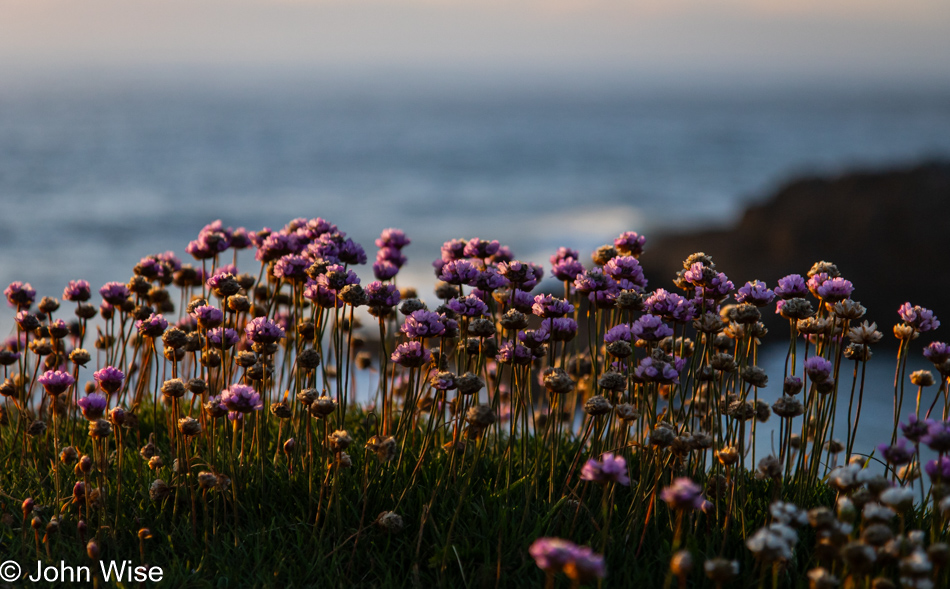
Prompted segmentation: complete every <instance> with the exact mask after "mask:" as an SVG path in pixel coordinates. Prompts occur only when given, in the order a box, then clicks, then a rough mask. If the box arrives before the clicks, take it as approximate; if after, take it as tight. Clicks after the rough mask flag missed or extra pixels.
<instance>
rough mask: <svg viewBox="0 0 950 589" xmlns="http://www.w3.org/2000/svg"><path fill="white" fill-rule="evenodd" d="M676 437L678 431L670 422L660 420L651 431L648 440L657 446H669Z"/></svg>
mask: <svg viewBox="0 0 950 589" xmlns="http://www.w3.org/2000/svg"><path fill="white" fill-rule="evenodd" d="M675 438H676V432H674V431H673V429H672V428H671V427H670V426H669V424H667V423H665V422H660V423H658V424H656V427H654V428H653V431H652V432H650V438H649V440H648V442H649V444H650V445H651V446H656V447H657V448H668V447H669V446H670V444H672V443H673V440H674V439H675Z"/></svg>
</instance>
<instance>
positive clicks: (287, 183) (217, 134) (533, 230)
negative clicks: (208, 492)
mask: <svg viewBox="0 0 950 589" xmlns="http://www.w3.org/2000/svg"><path fill="white" fill-rule="evenodd" d="M569 88H571V86H570V84H569V83H565V84H564V85H563V87H559V86H557V85H556V84H548V85H547V86H544V87H543V88H539V89H532V88H531V87H526V86H524V85H522V86H513V87H511V88H508V87H505V86H504V85H501V84H494V85H485V87H484V88H483V87H481V86H479V85H477V84H471V85H468V86H463V87H455V88H441V87H437V86H432V85H428V86H427V85H424V84H416V85H412V84H406V85H405V87H401V86H400V85H399V84H398V82H394V83H390V84H389V85H376V86H373V85H370V84H360V83H355V82H350V83H346V84H338V85H332V84H323V85H321V84H309V83H306V84H305V83H294V82H292V81H288V80H285V79H279V80H277V81H270V82H268V83H266V84H264V83H261V84H250V83H248V84H245V85H235V84H230V85H228V84H221V85H216V84H215V83H214V82H213V81H211V82H201V81H200V80H194V79H188V78H182V79H176V78H171V79H169V80H160V81H152V82H142V81H141V80H140V81H139V82H128V81H123V80H121V79H119V80H116V79H111V80H107V81H103V82H95V81H89V82H87V83H84V84H77V83H64V82H57V81H56V80H50V79H47V80H38V81H35V82H33V83H30V84H19V85H13V86H10V87H4V88H2V89H0V205H2V213H3V214H2V215H0V252H2V255H0V283H2V285H6V284H7V283H9V282H10V281H12V280H23V281H27V282H30V283H32V284H33V286H34V287H36V288H37V290H38V291H39V293H40V294H49V295H54V296H59V295H60V294H61V292H62V287H63V285H64V284H65V283H66V281H67V280H69V279H75V278H85V279H87V280H89V281H90V282H91V283H93V284H94V285H100V284H102V283H104V282H106V281H109V280H126V279H128V277H129V276H130V275H131V267H132V266H133V265H134V264H135V262H136V261H137V260H138V259H139V258H141V257H142V256H145V255H148V254H151V253H156V252H159V251H165V250H169V249H170V250H174V251H176V252H178V253H179V254H180V255H182V256H183V257H184V256H185V255H184V246H185V245H186V244H187V242H188V240H190V239H193V238H194V237H195V235H196V234H197V232H198V230H199V229H200V228H201V227H202V226H203V225H204V224H206V223H208V222H210V221H213V220H214V219H218V218H220V219H222V220H223V221H224V222H225V223H226V224H227V225H231V226H235V227H236V226H246V227H248V228H249V229H260V228H261V227H264V226H269V227H273V228H278V227H280V226H282V225H283V224H285V223H286V222H287V221H288V220H290V219H292V218H295V217H317V216H320V217H324V218H326V219H329V220H330V221H332V222H334V223H336V224H337V225H339V227H340V229H341V230H343V231H345V232H347V233H348V234H349V235H350V236H352V237H353V238H354V239H356V240H357V241H359V242H361V243H363V244H364V246H365V247H366V249H367V251H368V252H369V253H370V256H371V257H372V255H373V254H372V250H373V244H372V240H373V239H374V238H375V237H376V236H377V235H378V234H379V232H380V230H382V229H383V228H386V227H399V228H402V229H404V230H405V231H406V232H407V233H408V234H409V236H410V237H411V239H412V240H413V243H412V245H411V246H410V247H409V248H408V249H407V250H406V254H407V255H408V257H409V260H410V262H409V265H408V267H407V269H406V271H405V274H404V276H405V278H402V279H401V280H402V282H403V283H406V284H408V283H412V284H416V285H418V286H419V287H420V288H419V290H420V292H421V293H422V294H424V295H427V294H428V293H429V291H430V290H431V283H432V274H431V271H430V268H429V263H430V262H431V261H432V260H433V259H435V258H436V257H438V251H439V250H438V247H439V245H440V244H441V243H442V242H443V241H445V240H447V239H450V238H454V237H472V236H480V237H483V238H489V239H498V240H500V241H501V242H502V243H504V244H508V245H510V246H511V247H512V249H513V250H514V252H515V254H516V256H518V257H520V258H522V259H528V260H532V261H536V262H546V260H547V257H548V256H549V255H550V253H551V252H552V251H553V250H554V249H556V248H557V247H558V246H561V245H567V246H571V247H575V248H578V249H581V250H582V251H584V254H583V255H585V256H586V255H587V252H589V251H591V250H592V249H593V248H594V247H596V246H598V245H601V244H603V243H606V242H607V241H609V240H610V239H612V238H613V237H614V236H616V235H617V234H618V233H620V232H621V231H624V230H637V231H640V232H645V233H646V234H647V235H648V236H649V235H650V233H651V232H656V231H660V230H663V229H668V228H685V227H691V226H705V225H709V224H723V223H728V222H730V221H731V220H733V219H735V218H736V216H737V215H739V214H740V213H741V211H742V209H743V207H744V206H745V205H746V204H747V203H749V202H752V201H756V200H758V199H761V198H764V197H766V196H767V195H768V194H769V193H770V192H771V191H772V190H774V188H775V187H776V186H777V185H778V184H780V183H781V182H783V181H785V180H787V179H790V178H792V177H794V176H796V175H798V174H803V173H836V172H839V171H843V170H847V169H849V168H851V167H853V166H863V167H875V166H885V165H893V164H904V163H909V162H914V161H918V160H920V159H922V158H929V157H948V156H950V90H948V91H939V90H914V89H913V88H910V89H908V88H891V89H886V90H876V91H870V90H866V89H864V90H860V89H855V90H840V89H839V90H834V91H832V90H827V89H824V87H822V86H814V87H802V88H797V89H789V88H785V89H782V88H759V89H752V90H750V89H748V88H728V87H725V88H723V87H720V88H718V89H716V90H715V91H702V90H701V89H697V88H687V87H683V88H680V89H676V88H667V89H662V88H661V89H650V88H637V87H635V86H626V87H625V86H622V85H617V84H614V85H608V84H604V85H603V87H599V86H597V85H593V84H590V85H587V86H584V89H583V91H580V90H576V89H575V90H569ZM242 260H243V265H244V266H250V265H252V264H253V263H254V262H253V260H252V258H251V255H250V254H246V255H245V256H244V257H243V258H242ZM250 269H253V268H252V267H251V268H250ZM369 274H370V273H369V272H366V273H365V274H364V276H366V277H368V276H369ZM401 276H402V275H401ZM3 326H9V321H8V322H7V323H5V324H4V323H0V327H3Z"/></svg>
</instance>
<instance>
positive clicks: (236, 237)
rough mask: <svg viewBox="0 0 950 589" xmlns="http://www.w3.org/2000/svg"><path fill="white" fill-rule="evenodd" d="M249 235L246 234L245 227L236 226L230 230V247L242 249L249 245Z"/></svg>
mask: <svg viewBox="0 0 950 589" xmlns="http://www.w3.org/2000/svg"><path fill="white" fill-rule="evenodd" d="M251 245H252V242H251V237H250V235H248V232H247V229H245V228H244V227H238V228H237V229H235V230H234V231H232V232H231V248H232V249H236V250H243V249H247V248H249V247H251Z"/></svg>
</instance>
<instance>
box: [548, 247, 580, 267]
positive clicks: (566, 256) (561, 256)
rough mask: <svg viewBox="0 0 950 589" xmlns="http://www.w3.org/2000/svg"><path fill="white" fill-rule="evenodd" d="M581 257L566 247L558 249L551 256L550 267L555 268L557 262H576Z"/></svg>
mask: <svg viewBox="0 0 950 589" xmlns="http://www.w3.org/2000/svg"><path fill="white" fill-rule="evenodd" d="M580 257H581V255H580V253H579V252H578V251H577V250H572V249H571V248H568V247H559V248H557V252H556V253H555V254H554V255H553V256H551V265H552V266H556V265H557V263H558V262H561V261H563V260H577V259H578V258H580Z"/></svg>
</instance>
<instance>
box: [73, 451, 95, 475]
mask: <svg viewBox="0 0 950 589" xmlns="http://www.w3.org/2000/svg"><path fill="white" fill-rule="evenodd" d="M76 467H77V468H78V469H79V472H80V473H82V474H84V475H88V474H90V473H92V458H89V456H88V455H86V454H83V455H82V457H81V458H80V459H79V462H78V463H77V465H76Z"/></svg>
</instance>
